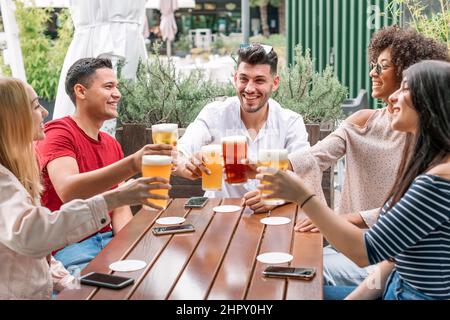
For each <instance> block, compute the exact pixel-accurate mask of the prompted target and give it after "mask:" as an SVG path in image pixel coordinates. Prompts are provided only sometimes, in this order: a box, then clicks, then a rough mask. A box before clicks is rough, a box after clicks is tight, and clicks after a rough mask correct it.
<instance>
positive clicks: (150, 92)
mask: <svg viewBox="0 0 450 320" xmlns="http://www.w3.org/2000/svg"><path fill="white" fill-rule="evenodd" d="M159 47H160V45H158V44H156V45H155V46H154V48H153V52H154V56H153V57H152V59H150V60H149V61H148V62H143V61H140V62H139V64H138V70H137V74H136V79H135V80H129V79H124V78H123V77H122V76H121V74H120V67H119V72H118V73H119V83H120V85H119V90H120V92H121V93H122V99H121V102H120V107H119V120H120V121H121V122H122V123H143V124H145V125H146V126H148V127H149V126H151V125H152V124H155V123H178V124H179V125H180V126H181V127H187V126H188V125H189V123H191V122H192V121H193V120H194V119H195V117H196V116H197V115H198V113H199V112H200V110H201V109H202V108H203V107H204V106H205V105H206V104H208V103H210V102H212V101H214V100H215V99H216V98H217V97H220V96H229V95H234V88H233V86H232V85H231V84H228V85H223V84H216V83H214V82H212V81H207V80H205V77H204V74H203V72H202V71H201V70H195V71H194V72H192V73H191V74H190V75H189V76H187V77H186V76H184V77H183V76H180V75H179V74H177V73H176V71H175V66H174V64H173V62H172V60H168V62H163V61H162V59H161V57H160V56H159V53H158V52H159Z"/></svg>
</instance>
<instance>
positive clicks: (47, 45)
mask: <svg viewBox="0 0 450 320" xmlns="http://www.w3.org/2000/svg"><path fill="white" fill-rule="evenodd" d="M16 7H17V10H16V19H17V24H18V27H19V38H20V45H21V48H22V55H23V61H24V67H25V74H26V76H27V81H28V83H29V84H30V85H31V86H32V87H33V88H34V89H35V90H36V93H37V94H38V96H39V97H41V98H44V99H47V100H53V99H55V97H56V92H57V90H58V80H59V76H60V72H61V69H62V65H63V63H64V58H65V56H66V52H67V48H68V47H69V45H70V42H71V40H72V33H73V25H72V21H71V19H70V14H69V12H68V10H62V11H61V12H60V13H59V16H58V17H59V21H60V26H59V27H58V29H57V31H58V37H57V38H56V39H54V40H52V39H51V38H49V37H48V36H46V35H45V31H46V26H47V23H48V21H49V20H50V17H51V14H52V12H53V9H51V8H36V7H25V5H24V3H23V1H16Z"/></svg>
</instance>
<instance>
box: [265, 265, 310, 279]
mask: <svg viewBox="0 0 450 320" xmlns="http://www.w3.org/2000/svg"><path fill="white" fill-rule="evenodd" d="M263 274H264V275H265V276H267V277H281V278H285V277H292V278H297V279H303V280H311V279H312V278H313V277H314V275H315V274H316V269H314V268H294V267H278V266H268V267H267V268H266V269H265V270H264V271H263Z"/></svg>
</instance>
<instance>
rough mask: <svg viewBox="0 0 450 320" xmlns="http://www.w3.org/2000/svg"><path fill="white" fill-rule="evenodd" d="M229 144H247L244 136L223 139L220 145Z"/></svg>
mask: <svg viewBox="0 0 450 320" xmlns="http://www.w3.org/2000/svg"><path fill="white" fill-rule="evenodd" d="M224 142H225V143H229V142H247V137H246V136H229V137H223V138H222V143H224Z"/></svg>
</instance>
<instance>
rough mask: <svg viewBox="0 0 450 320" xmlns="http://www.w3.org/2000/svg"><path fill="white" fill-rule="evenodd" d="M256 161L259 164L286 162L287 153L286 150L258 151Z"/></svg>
mask: <svg viewBox="0 0 450 320" xmlns="http://www.w3.org/2000/svg"><path fill="white" fill-rule="evenodd" d="M258 160H259V161H261V162H271V161H275V160H276V161H280V160H288V151H287V150H286V149H260V150H259V153H258Z"/></svg>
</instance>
